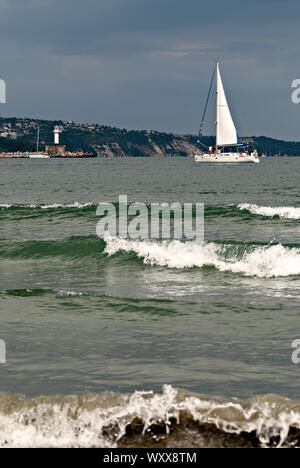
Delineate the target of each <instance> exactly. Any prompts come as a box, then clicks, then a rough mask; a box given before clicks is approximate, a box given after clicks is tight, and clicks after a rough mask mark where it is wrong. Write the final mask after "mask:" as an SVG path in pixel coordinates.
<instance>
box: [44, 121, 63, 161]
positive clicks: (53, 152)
mask: <svg viewBox="0 0 300 468" xmlns="http://www.w3.org/2000/svg"><path fill="white" fill-rule="evenodd" d="M61 132H62V130H61V128H60V127H59V126H58V125H55V127H54V130H53V133H54V145H49V146H46V153H48V155H49V156H53V157H55V156H56V157H64V156H65V154H66V149H65V146H64V145H60V144H59V134H60V133H61Z"/></svg>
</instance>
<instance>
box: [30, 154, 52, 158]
mask: <svg viewBox="0 0 300 468" xmlns="http://www.w3.org/2000/svg"><path fill="white" fill-rule="evenodd" d="M28 157H29V158H30V159H49V158H50V156H49V155H48V154H43V153H33V154H29V156H28Z"/></svg>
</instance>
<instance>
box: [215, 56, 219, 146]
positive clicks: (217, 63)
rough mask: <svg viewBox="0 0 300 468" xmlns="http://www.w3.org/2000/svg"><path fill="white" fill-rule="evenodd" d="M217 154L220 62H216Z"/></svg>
mask: <svg viewBox="0 0 300 468" xmlns="http://www.w3.org/2000/svg"><path fill="white" fill-rule="evenodd" d="M216 72H217V73H216V75H217V79H216V153H217V151H218V144H217V135H218V120H219V112H218V110H219V106H218V76H219V61H218V60H217V61H216Z"/></svg>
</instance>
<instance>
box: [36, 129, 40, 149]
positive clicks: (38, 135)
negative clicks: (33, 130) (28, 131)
mask: <svg viewBox="0 0 300 468" xmlns="http://www.w3.org/2000/svg"><path fill="white" fill-rule="evenodd" d="M39 139H40V127H38V129H37V138H36V152H37V153H38V152H39Z"/></svg>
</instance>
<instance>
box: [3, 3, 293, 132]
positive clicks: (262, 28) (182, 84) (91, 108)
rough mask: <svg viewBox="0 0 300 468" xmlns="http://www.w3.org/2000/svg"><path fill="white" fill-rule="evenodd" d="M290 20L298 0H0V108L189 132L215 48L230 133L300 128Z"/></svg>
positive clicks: (8, 112)
mask: <svg viewBox="0 0 300 468" xmlns="http://www.w3.org/2000/svg"><path fill="white" fill-rule="evenodd" d="M299 21H300V2H299V1H298V0H284V1H283V0H280V1H279V0H252V1H251V2H250V1H244V2H242V1H241V0H226V1H225V0H0V57H1V62H0V79H3V80H5V82H6V87H7V97H6V101H7V102H6V104H3V103H2V104H0V113H1V115H2V116H17V117H31V118H40V119H61V120H74V121H76V122H96V123H99V124H103V125H112V126H116V127H120V128H128V129H152V130H159V131H164V132H173V133H180V134H183V133H189V134H196V133H197V132H198V128H199V124H200V120H201V116H202V112H203V107H204V104H205V100H206V96H207V92H208V87H209V82H210V79H211V75H212V71H213V66H214V60H216V59H219V60H220V68H221V73H222V78H223V84H224V88H225V91H226V94H227V99H228V103H229V105H230V108H231V110H232V115H233V118H234V121H235V122H236V125H237V129H238V133H239V135H241V136H248V135H256V136H259V135H266V136H270V137H273V138H279V139H285V140H300V104H294V103H293V102H292V100H291V94H292V91H293V89H292V88H291V83H292V81H293V80H295V79H300V64H299V61H300V41H299V35H300V27H299V26H300V24H299ZM214 106H215V104H214V97H212V99H211V102H210V104H209V110H208V114H207V122H206V124H205V126H204V134H212V133H213V132H214V120H215V115H214V112H215V109H214Z"/></svg>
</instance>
